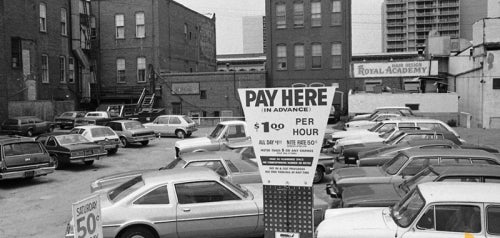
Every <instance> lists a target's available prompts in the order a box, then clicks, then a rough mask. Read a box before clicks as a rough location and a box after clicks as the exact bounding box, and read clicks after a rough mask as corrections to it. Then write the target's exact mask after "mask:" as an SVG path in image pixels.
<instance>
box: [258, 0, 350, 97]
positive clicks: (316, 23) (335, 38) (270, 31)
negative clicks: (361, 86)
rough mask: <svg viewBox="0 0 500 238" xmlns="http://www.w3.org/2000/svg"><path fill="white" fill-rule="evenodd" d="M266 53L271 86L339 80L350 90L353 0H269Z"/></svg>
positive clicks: (330, 83)
mask: <svg viewBox="0 0 500 238" xmlns="http://www.w3.org/2000/svg"><path fill="white" fill-rule="evenodd" d="M266 59H267V62H266V67H267V73H268V78H267V85H268V86H273V87H290V86H292V85H294V84H297V83H298V84H302V85H304V84H305V85H311V84H313V83H321V84H324V85H332V84H338V85H339V89H338V91H346V90H347V88H349V87H350V85H349V84H350V82H349V68H350V67H349V63H350V59H351V1H350V0H320V1H316V0H303V1H283V0H266ZM345 95H347V93H346V94H345ZM339 101H340V100H339Z"/></svg>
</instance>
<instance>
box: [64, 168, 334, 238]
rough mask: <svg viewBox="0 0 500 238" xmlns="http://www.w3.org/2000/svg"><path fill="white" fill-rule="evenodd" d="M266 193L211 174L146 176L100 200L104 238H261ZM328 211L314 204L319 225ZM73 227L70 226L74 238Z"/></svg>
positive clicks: (182, 171)
mask: <svg viewBox="0 0 500 238" xmlns="http://www.w3.org/2000/svg"><path fill="white" fill-rule="evenodd" d="M262 189H263V188H262V184H245V185H237V184H234V183H231V182H229V181H228V180H227V179H225V178H223V177H220V176H219V175H218V174H216V173H215V172H214V171H212V170H210V169H207V168H187V169H172V170H162V171H154V172H149V173H145V174H142V175H140V176H137V177H134V178H132V179H130V180H128V181H126V182H124V183H122V184H120V185H119V186H117V187H114V188H111V189H109V190H98V191H96V192H95V193H94V194H99V195H100V197H101V200H102V202H101V217H102V224H103V236H104V238H111V237H113V238H114V237H184V238H190V237H261V236H264V213H263V211H264V204H263V195H262ZM327 206H328V205H327V204H326V202H324V201H323V200H321V199H315V200H314V208H315V209H314V217H313V219H314V222H315V224H319V222H320V221H321V220H322V218H323V213H324V209H326V207H327ZM165 221H167V222H165ZM72 227H73V225H72V222H69V225H68V228H69V229H67V230H66V237H68V238H69V237H74V234H73V232H74V231H73V229H72Z"/></svg>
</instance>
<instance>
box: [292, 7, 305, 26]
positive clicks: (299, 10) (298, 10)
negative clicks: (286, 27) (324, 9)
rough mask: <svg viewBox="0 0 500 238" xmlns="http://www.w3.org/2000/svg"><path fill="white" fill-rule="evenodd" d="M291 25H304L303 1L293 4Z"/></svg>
mask: <svg viewBox="0 0 500 238" xmlns="http://www.w3.org/2000/svg"><path fill="white" fill-rule="evenodd" d="M293 26H294V27H303V26H304V3H294V4H293Z"/></svg>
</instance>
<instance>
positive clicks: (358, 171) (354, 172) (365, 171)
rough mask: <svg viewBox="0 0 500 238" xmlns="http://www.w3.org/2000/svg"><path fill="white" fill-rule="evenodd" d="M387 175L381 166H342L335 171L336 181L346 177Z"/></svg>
mask: <svg viewBox="0 0 500 238" xmlns="http://www.w3.org/2000/svg"><path fill="white" fill-rule="evenodd" d="M380 176H385V174H384V173H383V172H382V170H381V169H380V168H379V167H354V168H341V169H337V170H335V171H334V172H333V178H334V179H335V181H339V180H340V179H346V178H358V177H380Z"/></svg>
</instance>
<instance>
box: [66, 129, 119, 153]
mask: <svg viewBox="0 0 500 238" xmlns="http://www.w3.org/2000/svg"><path fill="white" fill-rule="evenodd" d="M69 133H71V134H80V135H82V136H83V137H85V138H86V139H87V140H89V141H91V142H94V143H96V144H98V145H102V146H104V149H105V150H107V151H108V154H115V153H116V152H117V151H118V147H119V146H120V144H121V142H120V138H119V137H118V135H117V134H116V132H114V131H113V130H112V129H111V128H109V127H107V126H96V125H90V126H77V127H75V128H73V129H71V131H70V132H69Z"/></svg>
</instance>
